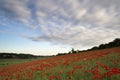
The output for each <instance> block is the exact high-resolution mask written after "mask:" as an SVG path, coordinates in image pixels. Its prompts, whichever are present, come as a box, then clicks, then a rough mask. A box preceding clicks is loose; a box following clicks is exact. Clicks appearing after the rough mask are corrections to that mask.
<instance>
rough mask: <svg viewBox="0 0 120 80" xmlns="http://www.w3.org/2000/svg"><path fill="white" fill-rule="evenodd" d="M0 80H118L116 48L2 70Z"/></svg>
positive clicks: (119, 62) (119, 53)
mask: <svg viewBox="0 0 120 80" xmlns="http://www.w3.org/2000/svg"><path fill="white" fill-rule="evenodd" d="M0 80H120V47H116V48H109V49H103V50H96V51H88V52H82V53H78V54H68V55H62V56H55V57H52V58H47V59H42V60H33V61H29V62H25V63H20V64H13V65H10V66H6V67H2V68H0Z"/></svg>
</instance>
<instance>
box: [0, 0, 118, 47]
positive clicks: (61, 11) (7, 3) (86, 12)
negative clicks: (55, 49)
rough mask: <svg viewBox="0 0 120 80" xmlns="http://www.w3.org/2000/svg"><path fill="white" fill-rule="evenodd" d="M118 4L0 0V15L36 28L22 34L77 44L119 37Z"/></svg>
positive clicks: (83, 0)
mask: <svg viewBox="0 0 120 80" xmlns="http://www.w3.org/2000/svg"><path fill="white" fill-rule="evenodd" d="M119 4H120V1H119V0H112V1H110V0H102V1H100V0H92V1H91V0H67V1H64V0H48V1H46V0H34V1H33V0H0V15H1V16H3V17H4V18H6V19H8V20H13V21H18V22H20V23H22V24H24V25H25V26H27V27H30V28H31V29H34V30H37V31H38V30H39V32H40V34H37V36H31V35H29V34H25V33H24V34H25V35H24V36H23V37H25V38H28V39H30V40H33V41H38V42H39V41H47V42H51V43H53V44H62V45H69V46H73V47H80V48H81V47H83V46H84V47H91V46H94V45H98V44H101V43H104V42H107V41H110V40H113V39H114V38H116V37H120V35H119V34H120V22H119V21H120V5H119ZM8 20H7V21H8ZM5 23H6V22H5ZM21 34H22V31H21Z"/></svg>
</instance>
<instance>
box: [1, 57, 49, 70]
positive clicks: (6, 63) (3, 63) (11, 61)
mask: <svg viewBox="0 0 120 80" xmlns="http://www.w3.org/2000/svg"><path fill="white" fill-rule="evenodd" d="M44 58H49V57H44ZM44 58H41V57H40V58H33V59H0V68H2V67H5V66H9V65H12V64H19V63H24V62H29V61H33V60H39V59H44Z"/></svg>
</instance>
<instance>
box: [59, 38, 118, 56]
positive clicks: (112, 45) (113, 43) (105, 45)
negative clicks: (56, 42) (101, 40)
mask: <svg viewBox="0 0 120 80" xmlns="http://www.w3.org/2000/svg"><path fill="white" fill-rule="evenodd" d="M114 47H120V38H116V39H114V40H113V41H112V42H109V43H106V44H100V45H99V46H94V47H92V48H90V49H87V50H74V48H72V49H71V51H69V52H68V53H58V54H57V55H58V56H59V55H65V54H74V53H80V52H86V51H92V50H100V49H106V48H114Z"/></svg>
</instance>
